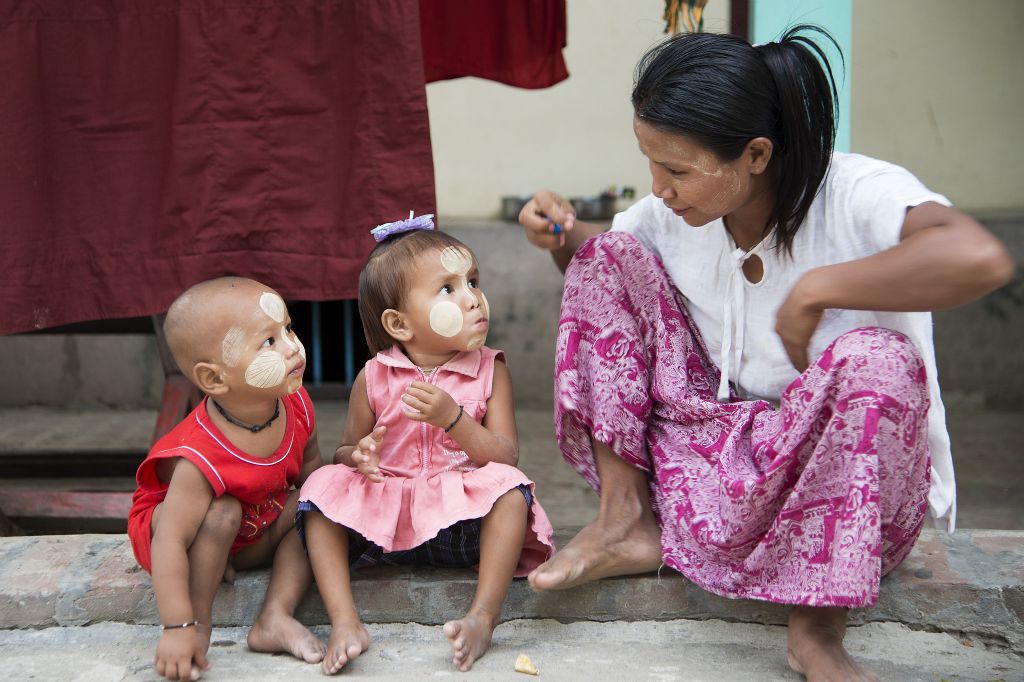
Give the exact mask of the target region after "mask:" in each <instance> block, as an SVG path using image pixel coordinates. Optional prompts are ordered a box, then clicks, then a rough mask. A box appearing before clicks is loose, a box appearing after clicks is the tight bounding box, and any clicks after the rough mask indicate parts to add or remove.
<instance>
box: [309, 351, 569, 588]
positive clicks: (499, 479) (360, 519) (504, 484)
mask: <svg viewBox="0 0 1024 682" xmlns="http://www.w3.org/2000/svg"><path fill="white" fill-rule="evenodd" d="M499 357H501V358H502V359H503V358H504V354H503V353H501V351H496V350H493V349H491V348H487V347H486V346H484V347H482V348H480V349H479V350H475V351H469V352H465V353H459V354H458V355H456V356H455V357H454V358H452V359H451V360H449V361H448V362H447V363H445V364H444V365H442V366H440V367H438V368H437V369H435V370H434V372H433V373H432V374H431V375H430V376H426V375H425V374H424V373H423V371H422V370H420V368H419V367H417V366H416V365H414V364H413V363H412V362H411V361H410V360H409V358H408V357H406V356H405V354H404V353H403V352H402V351H401V350H400V349H399V348H398V347H397V346H392V347H391V348H390V349H389V350H387V351H384V352H381V353H378V354H377V356H376V357H375V358H373V359H371V360H370V361H369V362H367V363H366V367H365V370H364V373H365V378H366V395H367V398H368V399H369V401H370V408H371V409H372V410H373V413H374V414H375V415H376V417H377V422H376V425H377V426H382V425H383V426H386V427H387V432H386V434H385V436H384V441H383V444H382V446H381V453H380V470H381V473H382V474H383V475H384V482H383V483H373V482H371V481H369V480H368V479H367V478H366V477H364V476H363V475H362V474H360V473H359V472H358V471H356V470H355V469H353V468H351V467H347V466H345V465H343V464H335V465H331V466H325V467H321V468H319V469H317V470H316V471H314V472H313V474H312V475H310V477H309V478H308V479H307V480H306V483H305V484H304V485H303V486H302V491H301V493H300V495H299V501H300V502H311V503H313V504H315V505H316V507H317V508H318V509H319V510H320V511H321V512H322V513H323V514H324V516H326V517H327V518H329V519H330V520H331V521H334V522H335V523H338V524H340V525H342V526H345V527H346V528H350V529H352V530H354V531H356V532H357V533H359V534H361V535H362V536H363V537H365V538H366V539H367V540H369V541H370V542H372V543H374V544H376V545H379V546H380V547H382V548H383V549H384V551H385V552H395V551H400V550H406V549H412V548H413V547H418V546H419V545H421V544H423V543H424V542H426V541H427V540H430V539H431V538H433V537H435V536H436V535H437V534H438V532H439V531H441V530H442V529H444V528H448V527H449V526H451V525H453V524H455V523H457V522H459V521H463V520H466V519H478V518H482V517H484V516H486V515H487V513H488V512H489V511H490V510H491V507H493V506H494V502H495V501H496V500H497V499H498V498H499V497H501V496H502V495H503V494H505V493H506V492H508V491H509V490H512V489H513V488H516V487H517V486H519V485H528V486H530V489H531V491H532V490H533V487H534V483H533V481H531V480H530V479H529V478H527V477H526V475H525V474H524V473H523V472H522V471H520V470H519V469H517V468H516V467H514V466H509V465H507V464H499V463H497V462H491V463H489V464H487V465H485V466H482V467H477V465H475V464H474V463H473V462H472V461H470V459H469V457H468V456H467V455H466V453H465V452H464V451H463V450H462V448H460V447H459V445H458V443H456V442H455V440H454V439H452V438H451V437H450V436H449V435H448V434H446V433H445V432H444V430H443V429H441V428H439V427H437V426H432V425H430V424H427V423H425V422H417V421H412V420H411V419H408V418H407V417H406V416H405V415H404V414H403V413H402V409H403V407H404V406H405V403H403V402H402V401H401V399H400V397H401V395H402V394H403V393H404V392H405V389H406V387H408V385H409V384H410V383H412V382H413V381H425V382H427V383H430V384H434V385H436V386H439V387H440V388H443V389H444V390H445V391H447V392H448V393H449V394H450V395H451V396H452V398H453V399H454V400H455V402H457V403H458V404H459V405H461V406H462V407H463V410H464V411H465V412H464V415H463V417H462V418H463V419H467V418H468V419H473V420H476V421H478V422H479V421H482V420H483V418H484V414H485V413H486V411H487V400H488V399H489V398H490V397H491V389H492V383H493V380H494V363H495V361H496V359H498V358H499ZM551 535H552V528H551V522H550V521H549V520H548V517H547V514H546V513H544V509H543V508H542V507H541V506H540V503H539V502H537V497H536V494H534V497H533V504H532V506H531V508H530V517H529V523H528V524H527V529H526V537H525V538H524V541H523V552H522V555H521V556H520V558H519V565H518V566H517V567H516V576H524V575H526V574H527V573H529V572H530V571H531V570H533V569H534V568H536V567H537V566H539V565H540V564H541V563H543V562H544V561H546V560H547V559H548V557H550V556H551V554H552V553H553V552H554V545H553V544H552V541H551Z"/></svg>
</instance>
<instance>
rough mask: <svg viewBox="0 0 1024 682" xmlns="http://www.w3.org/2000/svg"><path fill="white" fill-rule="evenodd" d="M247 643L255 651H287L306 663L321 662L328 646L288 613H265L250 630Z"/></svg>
mask: <svg viewBox="0 0 1024 682" xmlns="http://www.w3.org/2000/svg"><path fill="white" fill-rule="evenodd" d="M246 643H248V645H249V648H250V649H252V650H253V651H260V652H264V653H277V652H284V653H288V654H291V655H292V656H294V657H295V658H297V659H299V660H300V661H305V662H306V663H318V662H320V661H321V660H323V657H324V649H325V647H324V643H323V642H321V641H320V640H319V639H317V636H316V635H314V634H313V633H312V632H310V631H309V630H307V629H306V628H305V627H304V626H303V625H302V623H300V622H299V621H297V620H295V618H293V617H292V616H290V615H288V614H284V613H280V614H276V615H275V614H268V613H266V612H263V613H261V614H260V616H259V618H257V619H256V622H255V623H254V624H253V626H252V627H251V628H249V635H248V637H246Z"/></svg>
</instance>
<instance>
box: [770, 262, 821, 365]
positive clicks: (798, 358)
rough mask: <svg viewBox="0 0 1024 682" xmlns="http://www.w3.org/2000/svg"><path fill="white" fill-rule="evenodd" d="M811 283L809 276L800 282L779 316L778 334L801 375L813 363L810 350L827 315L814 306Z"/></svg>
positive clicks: (776, 315) (783, 304) (776, 322)
mask: <svg viewBox="0 0 1024 682" xmlns="http://www.w3.org/2000/svg"><path fill="white" fill-rule="evenodd" d="M807 281H808V280H807V276H806V275H804V276H803V277H801V278H800V279H799V280H797V283H796V284H795V285H793V289H792V290H790V292H789V295H788V296H786V300H785V301H783V302H782V305H781V306H779V311H778V312H777V313H776V314H775V333H776V334H778V335H779V338H780V339H782V345H783V346H785V348H786V355H788V356H789V361H790V362H791V363H793V366H794V367H796V368H797V370H798V371H800V372H803V371H804V370H805V369H807V366H808V365H809V364H810V363H809V361H808V358H807V347H808V346H809V345H810V343H811V337H812V336H814V332H815V330H816V329H817V328H818V324H819V323H820V322H821V315H822V313H823V312H824V310H822V309H821V308H818V307H816V306H814V305H812V304H811V303H810V301H809V298H808V296H807V295H806V294H807V291H806V290H807V286H808V285H807Z"/></svg>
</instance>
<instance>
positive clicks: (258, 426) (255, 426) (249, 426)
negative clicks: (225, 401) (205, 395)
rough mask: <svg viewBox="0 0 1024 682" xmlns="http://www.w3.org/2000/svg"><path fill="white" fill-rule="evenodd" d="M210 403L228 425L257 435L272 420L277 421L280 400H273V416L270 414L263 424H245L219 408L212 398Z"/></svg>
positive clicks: (218, 404) (279, 411) (272, 421)
mask: <svg viewBox="0 0 1024 682" xmlns="http://www.w3.org/2000/svg"><path fill="white" fill-rule="evenodd" d="M210 402H211V403H213V406H214V407H216V408H217V411H218V412H220V413H221V415H222V416H223V417H224V418H225V419H227V420H228V423H229V424H234V425H235V426H238V427H241V428H243V429H245V430H247V431H252V432H253V433H259V432H260V431H262V430H263V429H265V428H267V427H268V426H270V425H271V424H273V423H274V420H275V419H277V415H279V414H281V401H280V400H275V401H274V414H272V415H271V416H270V419H268V420H267V421H265V422H263V423H262V424H247V423H245V422H244V421H242V420H241V419H235V418H234V417H232V416H231V415H230V414H228V411H227V410H225V409H224V408H223V407H221V406H220V403H218V402H217V401H216V400H214V399H213V398H210Z"/></svg>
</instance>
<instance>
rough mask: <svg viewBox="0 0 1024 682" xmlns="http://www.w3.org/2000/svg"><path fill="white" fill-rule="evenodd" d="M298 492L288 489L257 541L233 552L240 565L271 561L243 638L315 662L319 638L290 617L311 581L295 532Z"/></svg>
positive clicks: (319, 654) (251, 645)
mask: <svg viewBox="0 0 1024 682" xmlns="http://www.w3.org/2000/svg"><path fill="white" fill-rule="evenodd" d="M297 504H298V492H294V491H293V492H292V494H291V495H290V496H289V498H288V500H287V502H285V505H284V509H283V510H282V511H281V514H280V515H279V516H278V517H277V519H275V520H274V523H273V524H272V525H271V526H270V528H269V529H268V530H267V532H266V534H265V535H264V536H263V537H262V538H260V541H259V542H257V543H255V544H253V545H251V546H249V547H246V548H245V549H243V550H242V551H240V552H238V553H237V554H236V555H235V557H234V562H233V563H234V565H235V567H236V568H239V569H246V568H254V567H256V566H263V565H266V564H267V563H268V562H270V561H271V560H273V564H272V566H271V569H270V584H269V585H267V595H266V597H265V598H264V600H263V608H261V609H260V613H259V615H258V616H257V617H256V622H255V623H253V626H252V627H251V628H249V634H248V636H247V637H246V643H247V644H248V645H249V648H250V649H252V650H253V651H261V652H266V653H278V652H283V653H289V654H291V655H292V656H294V657H295V658H297V659H299V660H300V661H305V662H306V663H319V662H320V661H321V660H322V659H323V657H324V643H323V642H321V641H320V640H319V639H317V636H316V635H314V634H313V633H312V632H310V631H309V630H308V629H307V628H306V627H305V626H304V625H303V624H302V623H300V622H299V621H298V620H296V619H295V610H296V609H297V608H298V607H299V602H301V601H302V597H303V596H305V594H306V590H308V589H309V586H310V584H311V583H312V582H313V573H312V571H311V570H310V568H309V562H308V561H307V560H306V553H305V552H304V551H303V550H302V541H301V540H300V539H299V534H298V533H297V532H296V531H295V522H294V519H295V508H296V505H297Z"/></svg>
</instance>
